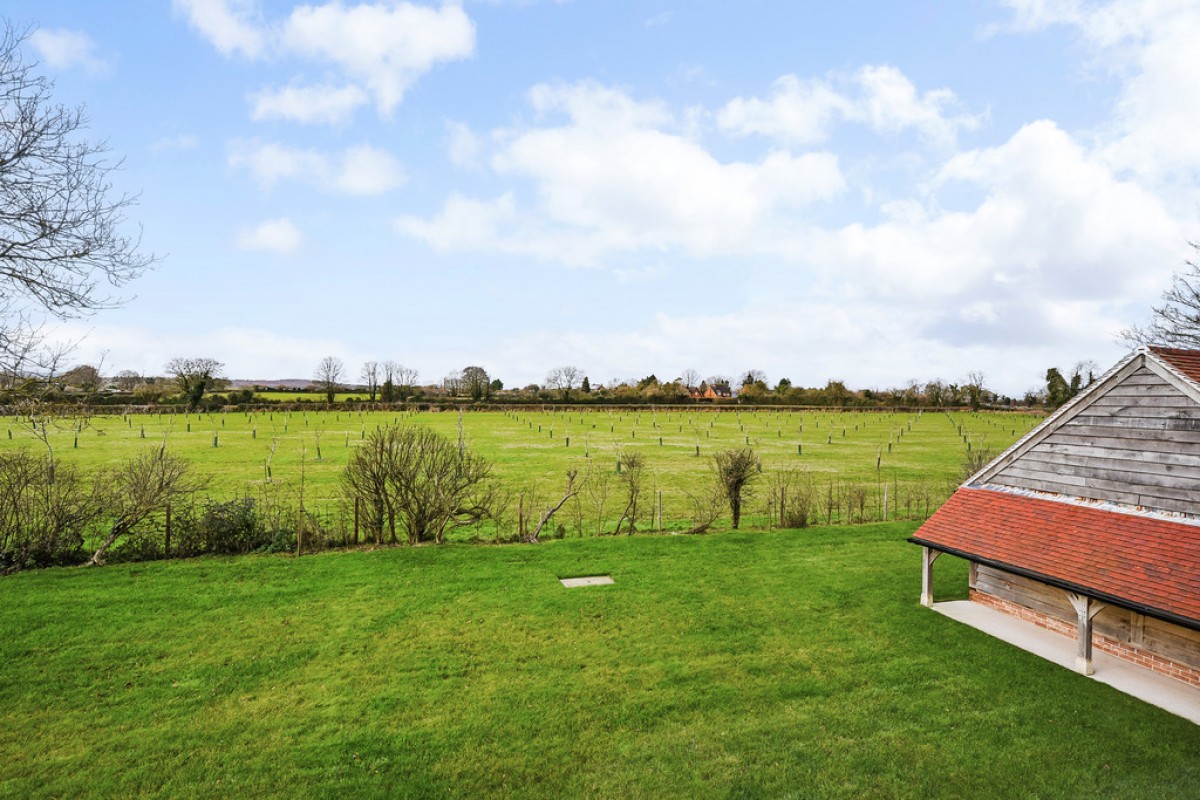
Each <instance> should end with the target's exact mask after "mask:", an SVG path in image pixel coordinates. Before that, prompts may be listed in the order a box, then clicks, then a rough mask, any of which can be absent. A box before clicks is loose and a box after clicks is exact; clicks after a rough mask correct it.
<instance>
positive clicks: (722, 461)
mask: <svg viewBox="0 0 1200 800" xmlns="http://www.w3.org/2000/svg"><path fill="white" fill-rule="evenodd" d="M713 462H714V464H715V466H716V472H717V483H718V485H719V486H720V488H721V491H722V492H723V493H724V495H725V499H726V500H728V501H729V513H730V514H731V515H732V516H733V529H734V530H737V528H738V525H740V524H741V521H742V506H743V505H744V504H745V502H746V501H747V500H749V499H750V494H751V488H752V487H751V484H752V483H753V482H754V479H755V478H757V477H758V464H757V461H756V460H755V458H754V451H753V450H751V449H750V448H748V447H744V448H742V449H740V450H725V451H723V452H720V453H717V454H715V455H714V456H713Z"/></svg>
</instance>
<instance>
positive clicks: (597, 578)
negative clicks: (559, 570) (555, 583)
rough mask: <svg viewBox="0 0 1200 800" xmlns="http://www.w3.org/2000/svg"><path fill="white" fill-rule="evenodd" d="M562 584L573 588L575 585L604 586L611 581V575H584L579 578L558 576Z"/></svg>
mask: <svg viewBox="0 0 1200 800" xmlns="http://www.w3.org/2000/svg"><path fill="white" fill-rule="evenodd" d="M559 581H560V582H561V583H562V585H563V586H565V587H567V588H568V589H574V588H576V587H577V586H604V585H605V584H609V583H612V582H613V579H612V575H585V576H583V577H581V578H559Z"/></svg>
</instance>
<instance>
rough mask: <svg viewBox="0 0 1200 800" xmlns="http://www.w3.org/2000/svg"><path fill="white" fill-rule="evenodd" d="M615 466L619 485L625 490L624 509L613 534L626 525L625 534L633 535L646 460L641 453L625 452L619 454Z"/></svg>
mask: <svg viewBox="0 0 1200 800" xmlns="http://www.w3.org/2000/svg"><path fill="white" fill-rule="evenodd" d="M617 464H618V465H619V466H620V470H621V474H620V479H621V484H622V486H623V487H624V489H625V509H624V510H623V511H622V512H621V516H620V518H619V519H618V520H617V527H616V530H614V531H613V533H618V534H619V533H620V532H621V526H622V525H625V524H626V523H628V526H629V527H628V528H627V529H626V533H633V532H634V531H636V530H637V521H638V513H639V511H640V506H639V501H640V500H641V496H642V487H643V486H644V484H645V479H646V460H645V459H644V458H642V454H641V453H636V452H631V451H625V452H623V453H621V455H620V457H619V458H618V459H617Z"/></svg>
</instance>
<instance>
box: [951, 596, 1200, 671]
mask: <svg viewBox="0 0 1200 800" xmlns="http://www.w3.org/2000/svg"><path fill="white" fill-rule="evenodd" d="M970 598H971V600H973V601H975V602H976V603H979V604H980V605H983V606H988V607H989V608H994V609H996V610H997V611H1002V612H1004V613H1005V614H1008V615H1009V616H1012V617H1016V618H1017V619H1021V620H1024V621H1026V622H1032V623H1033V624H1034V625H1037V626H1038V627H1039V628H1044V629H1046V630H1048V631H1052V632H1054V633H1057V634H1059V635H1061V636H1066V637H1068V638H1069V639H1072V640H1074V639H1075V626H1074V625H1072V624H1070V623H1068V622H1064V621H1063V620H1061V619H1057V618H1055V617H1052V616H1050V615H1049V614H1044V613H1042V612H1041V611H1035V610H1033V609H1032V608H1029V607H1027V606H1023V605H1020V604H1019V603H1014V602H1012V601H1011V600H1005V599H1004V598H1002V597H996V596H995V595H991V594H985V593H984V592H979V591H976V590H975V589H971V590H970ZM1092 647H1093V649H1096V650H1100V651H1103V652H1105V653H1108V654H1109V655H1112V656H1116V657H1117V658H1121V659H1124V660H1126V661H1131V662H1133V663H1134V664H1137V665H1139V666H1142V667H1146V668H1147V669H1150V670H1153V671H1154V672H1157V673H1159V674H1162V675H1166V676H1168V677H1171V678H1175V679H1176V680H1180V681H1183V682H1184V683H1187V684H1190V685H1191V686H1195V687H1198V688H1200V670H1198V669H1193V668H1192V667H1189V666H1187V665H1186V664H1180V663H1179V662H1177V661H1172V660H1170V659H1169V658H1163V657H1162V656H1160V655H1158V654H1157V653H1151V652H1150V651H1148V650H1143V649H1142V648H1140V647H1136V646H1134V645H1131V644H1128V643H1126V642H1118V641H1116V640H1115V639H1110V638H1109V637H1107V636H1104V635H1103V634H1100V633H1096V632H1093V633H1092Z"/></svg>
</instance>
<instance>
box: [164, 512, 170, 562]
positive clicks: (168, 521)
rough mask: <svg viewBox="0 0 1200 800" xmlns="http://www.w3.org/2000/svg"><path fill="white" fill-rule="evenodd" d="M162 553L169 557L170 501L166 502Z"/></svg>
mask: <svg viewBox="0 0 1200 800" xmlns="http://www.w3.org/2000/svg"><path fill="white" fill-rule="evenodd" d="M163 555H165V556H166V557H167V558H170V557H171V504H170V503H167V526H166V540H165V543H164V544H163Z"/></svg>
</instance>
